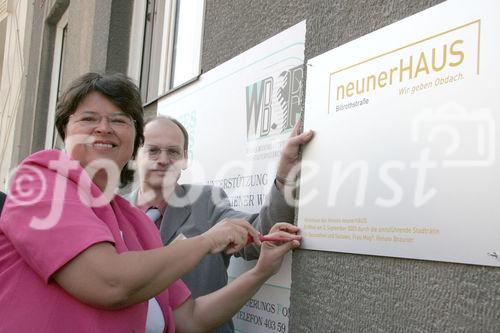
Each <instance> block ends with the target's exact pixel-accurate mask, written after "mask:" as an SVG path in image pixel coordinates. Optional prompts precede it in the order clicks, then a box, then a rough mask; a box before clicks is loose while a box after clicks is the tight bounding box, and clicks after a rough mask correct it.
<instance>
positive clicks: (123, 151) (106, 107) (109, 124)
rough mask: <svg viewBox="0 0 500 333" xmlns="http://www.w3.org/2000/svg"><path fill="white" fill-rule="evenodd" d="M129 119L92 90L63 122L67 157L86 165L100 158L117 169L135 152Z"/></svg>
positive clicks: (133, 127) (133, 134)
mask: <svg viewBox="0 0 500 333" xmlns="http://www.w3.org/2000/svg"><path fill="white" fill-rule="evenodd" d="M134 140H135V126H134V121H133V120H132V118H131V117H130V116H129V115H127V114H126V113H124V112H123V111H122V110H120V109H119V108H118V107H117V106H116V105H114V104H113V103H112V102H111V101H110V100H109V99H108V98H107V97H105V96H104V95H102V94H101V93H99V92H91V93H90V94H88V95H87V96H85V97H84V98H83V99H82V100H81V101H80V104H78V107H77V108H76V110H75V113H73V114H72V115H71V116H70V118H69V121H68V124H67V125H66V130H65V140H64V142H65V145H66V150H67V152H68V154H69V156H70V157H71V158H72V159H74V160H78V161H80V164H81V165H82V166H83V167H84V168H85V167H87V166H89V164H90V163H92V162H96V161H99V160H105V161H106V162H108V163H109V162H113V163H114V164H115V165H116V167H117V168H118V170H119V171H121V170H122V168H123V167H124V166H125V165H126V164H127V162H128V161H129V160H130V158H131V157H132V153H133V151H134Z"/></svg>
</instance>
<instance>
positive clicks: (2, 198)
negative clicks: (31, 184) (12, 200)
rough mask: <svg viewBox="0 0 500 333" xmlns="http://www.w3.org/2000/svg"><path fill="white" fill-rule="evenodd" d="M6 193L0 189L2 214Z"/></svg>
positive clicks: (0, 212) (0, 211) (0, 209)
mask: <svg viewBox="0 0 500 333" xmlns="http://www.w3.org/2000/svg"><path fill="white" fill-rule="evenodd" d="M5 198H6V195H5V193H3V192H1V191H0V215H1V214H2V209H3V204H4V202H5Z"/></svg>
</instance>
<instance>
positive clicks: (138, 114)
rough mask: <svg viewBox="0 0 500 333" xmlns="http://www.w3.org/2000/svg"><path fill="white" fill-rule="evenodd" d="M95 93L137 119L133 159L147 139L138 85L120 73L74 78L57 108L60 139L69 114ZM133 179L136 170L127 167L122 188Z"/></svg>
mask: <svg viewBox="0 0 500 333" xmlns="http://www.w3.org/2000/svg"><path fill="white" fill-rule="evenodd" d="M92 92H98V93H101V94H102V95H104V96H105V97H106V98H108V99H109V101H110V102H111V103H113V104H114V105H115V106H116V107H118V108H119V109H120V110H121V111H122V112H124V113H125V114H127V115H129V116H130V117H131V118H132V119H133V120H134V126H135V133H136V135H135V140H134V151H133V154H132V158H135V156H136V154H137V149H139V147H140V146H141V145H142V144H143V142H144V119H143V109H142V100H141V94H140V93H139V89H138V88H137V86H136V85H135V84H134V83H133V82H132V81H131V80H130V79H129V78H128V77H126V76H125V75H123V74H120V73H112V74H98V73H87V74H85V75H83V76H81V77H79V78H78V79H76V80H75V81H73V82H72V83H71V84H70V86H69V88H68V89H67V90H66V91H65V92H64V94H63V95H62V96H61V98H60V100H59V103H58V105H57V110H56V128H57V132H58V133H59V135H60V136H61V138H62V139H63V140H64V139H65V129H66V126H67V125H68V121H69V117H70V116H71V115H72V114H73V113H75V111H76V109H77V107H78V105H79V104H80V102H81V101H82V99H83V98H85V96H87V95H89V94H90V93H92ZM133 178H134V171H133V170H130V169H129V168H128V167H127V166H125V167H124V168H123V169H122V171H121V173H120V183H121V185H120V186H121V187H124V186H126V185H127V184H128V183H130V182H131V181H132V180H133Z"/></svg>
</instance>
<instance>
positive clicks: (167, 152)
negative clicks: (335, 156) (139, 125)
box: [137, 119, 186, 191]
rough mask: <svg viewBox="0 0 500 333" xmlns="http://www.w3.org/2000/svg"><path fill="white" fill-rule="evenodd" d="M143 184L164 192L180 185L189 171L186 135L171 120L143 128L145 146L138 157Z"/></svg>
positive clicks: (150, 124) (151, 123) (138, 166)
mask: <svg viewBox="0 0 500 333" xmlns="http://www.w3.org/2000/svg"><path fill="white" fill-rule="evenodd" d="M137 168H138V172H139V179H140V181H141V184H144V185H146V186H147V187H149V188H150V189H152V190H156V191H158V190H160V191H161V190H162V188H164V187H172V186H174V185H175V184H176V183H177V180H178V179H179V177H180V175H181V171H182V170H183V169H185V168H186V155H185V152H184V136H183V135H182V131H181V129H180V128H179V127H177V125H175V124H174V123H173V122H172V121H170V120H167V119H157V120H155V121H152V122H150V123H148V124H147V125H146V127H145V128H144V146H143V147H142V148H141V149H139V153H138V154H137Z"/></svg>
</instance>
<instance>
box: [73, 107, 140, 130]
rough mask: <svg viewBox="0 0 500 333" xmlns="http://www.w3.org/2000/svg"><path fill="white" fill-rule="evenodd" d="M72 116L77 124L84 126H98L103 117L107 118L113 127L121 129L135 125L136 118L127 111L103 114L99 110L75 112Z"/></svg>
mask: <svg viewBox="0 0 500 333" xmlns="http://www.w3.org/2000/svg"><path fill="white" fill-rule="evenodd" d="M70 118H72V119H73V120H74V122H75V124H78V125H79V126H82V127H96V126H97V125H99V124H100V123H101V121H102V119H103V118H106V120H107V121H108V124H109V125H110V126H111V128H113V129H116V130H120V129H123V128H128V127H132V126H134V122H135V121H134V120H133V119H132V118H131V117H130V116H129V115H127V114H125V113H113V114H111V115H110V116H103V115H101V114H99V113H97V112H90V111H85V112H82V113H79V114H76V113H73V114H72V115H71V116H70Z"/></svg>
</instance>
